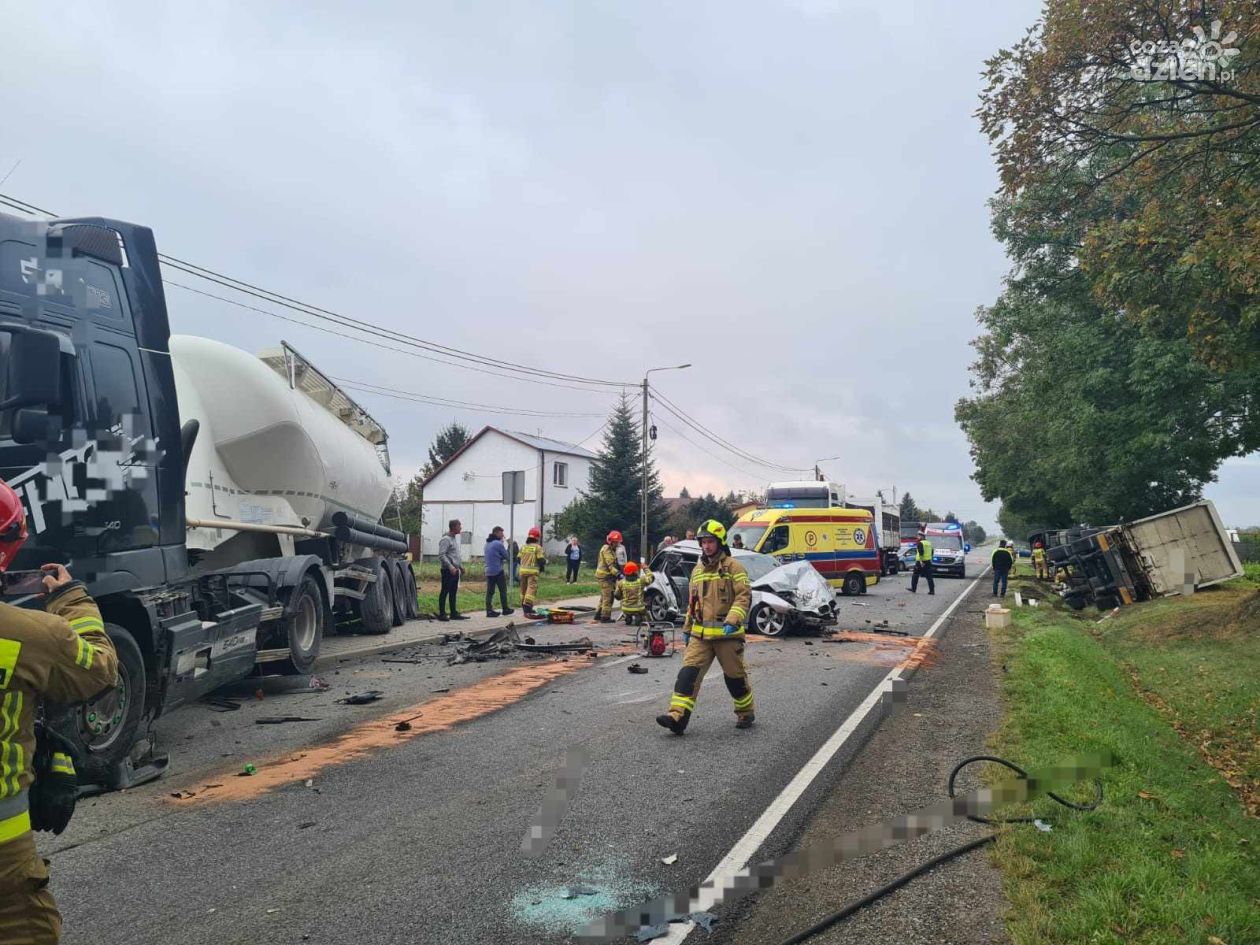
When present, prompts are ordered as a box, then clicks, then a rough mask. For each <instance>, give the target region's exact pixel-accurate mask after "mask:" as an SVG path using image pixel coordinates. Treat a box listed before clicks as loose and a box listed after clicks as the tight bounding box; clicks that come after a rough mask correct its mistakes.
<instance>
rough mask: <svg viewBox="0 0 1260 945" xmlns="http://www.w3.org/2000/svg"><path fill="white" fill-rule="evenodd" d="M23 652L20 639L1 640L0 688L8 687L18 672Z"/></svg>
mask: <svg viewBox="0 0 1260 945" xmlns="http://www.w3.org/2000/svg"><path fill="white" fill-rule="evenodd" d="M21 653H22V643H21V641H19V640H7V639H6V640H0V689H8V688H9V684H10V683H11V682H13V677H14V675H15V674H16V673H17V662H18V656H20V655H21Z"/></svg>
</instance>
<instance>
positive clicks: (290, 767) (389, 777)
mask: <svg viewBox="0 0 1260 945" xmlns="http://www.w3.org/2000/svg"><path fill="white" fill-rule="evenodd" d="M972 557H973V559H974V563H973V564H972V568H973V570H974V572H975V573H979V571H980V570H981V566H980V561H979V556H978V555H976V554H973V556H972ZM969 582H970V581H969V580H968V581H959V580H956V579H949V578H942V579H939V580H938V582H937V594H936V596H935V597H929V596H927V595H926V593H924V591H925V588H924V587H923V586H922V585H920V592H919V594H917V595H911V594H909V593H908V592H907V587H908V583H909V579H908V576H905V575H902V576H898V577H895V578H890V579H886V580H885V581H883V582H881V584H880V585H878V586H877V587H876V588H873V589H872V590H871V591H870V592H869V593H868V594H866V595H864V596H862V597H861V598H859V599H852V598H840V608H839V609H840V620H839V627H840V628H841V629H845V630H853V631H859V632H861V631H868V630H870V629H871V628H872V627H873V626H874V625H876V624H878V623H879V622H881V621H885V620H886V621H888V624H889V626H890V627H891V628H893V629H901V630H905V631H907V632H910V633H912V634H917V633H921V632H922V631H924V630H926V629H927V627H928V626H929V625H930V624H931V623H932V621H933V620H934V619H935V617H936V616H937V615H939V614H940V613H941V612H943V611H944V610H945V608H946V607H947V606H948V605H949V604H950V603H951V601H952V600H953V599H954V598H955V597H956V596H957V594H958V593H959V592H960V591H961V590H962V589H963V588H964V587H966V586H967V584H968V583H969ZM859 605H865V606H859ZM530 632H531V633H533V634H534V636H535V637H537V638H538V639H539V640H540V641H541V640H565V639H573V638H574V637H576V636H579V635H581V634H589V635H590V636H591V637H592V638H594V639H595V641H596V642H597V643H598V644H600V645H601V647H603V650H604V653H605V654H606V655H601V656H600V657H599V658H590V657H587V656H571V657H569V658H568V660H567V661H566V662H564V663H559V662H554V661H552V660H550V659H547V660H533V661H524V660H520V659H512V660H505V661H498V662H490V663H481V664H469V665H462V666H453V667H451V666H447V665H445V659H444V657H443V655H444V653H445V652H446V650H445V649H442V648H435V647H416V648H414V650H412V651H410V652H404V653H401V654H393V655H391V656H389V657H387V659H397V658H408V657H409V656H410V657H412V658H415V659H416V660H417V661H416V662H414V663H401V664H399V663H387V662H384V661H383V660H382V658H381V657H380V656H373V657H368V658H365V659H362V660H358V661H350V662H346V663H344V664H342V665H341V666H340V667H339V668H338V669H336V670H334V671H332V672H331V673H330V674H329V675H328V676H327V678H328V680H329V681H330V682H331V683H332V684H333V685H332V688H331V689H330V690H329V691H328V692H324V693H307V694H299V695H287V696H269V697H266V698H264V699H262V700H261V701H258V700H253V699H249V698H247V699H245V700H243V701H242V706H241V708H240V709H238V710H236V711H228V712H221V713H220V712H214V711H212V710H211V709H210V708H208V707H205V706H195V707H191V708H189V709H186V710H183V711H181V712H179V713H176V714H175V715H174V716H172V717H171V718H170V719H168V720H164V721H163V723H162V724H161V725H160V726H159V729H158V735H159V738H160V740H161V742H162V744H163V745H164V746H165V747H166V748H167V749H169V750H171V752H172V759H173V760H172V771H171V772H170V773H169V774H168V775H167V777H166V778H164V779H163V780H162V781H160V782H157V783H155V784H151V785H147V786H144V787H141V788H137V789H134V790H131V791H127V792H123V793H120V794H114V795H109V796H105V797H101V798H97V799H95V800H92V801H88V802H86V803H84V804H83V805H82V806H81V808H80V811H79V813H78V814H77V815H76V819H75V822H74V823H73V824H72V826H71V829H70V830H69V831H68V832H67V833H66V834H63V835H62V836H61V837H57V838H47V839H46V840H43V841H42V842H41V847H42V849H43V851H44V855H46V856H50V857H51V859H52V867H51V868H52V875H53V882H52V888H53V891H54V893H55V895H56V896H57V898H58V901H59V902H60V903H61V907H62V911H63V914H64V915H65V919H66V927H65V936H64V940H65V941H66V942H67V943H71V945H73V943H92V945H104V943H112V942H118V943H127V945H144V943H163V945H183V943H206V942H214V943H216V945H217V943H236V942H242V943H243V942H251V943H253V942H259V941H266V942H296V943H300V942H312V943H344V942H354V943H356V945H383V943H393V942H398V943H403V942H406V943H418V942H443V943H464V942H468V943H473V942H513V943H514V942H520V943H534V942H557V941H567V940H570V939H571V937H572V933H573V932H574V931H575V930H576V929H578V928H581V927H582V926H583V925H584V924H585V923H586V921H588V920H589V919H590V918H592V917H593V916H595V915H597V914H599V913H601V912H603V911H606V910H608V909H612V908H618V907H622V906H629V905H633V904H635V903H636V902H638V901H640V900H642V899H644V898H647V897H650V896H653V895H658V894H660V893H663V892H666V891H669V890H674V889H678V888H680V887H686V886H690V885H695V884H697V883H699V882H700V881H701V880H703V879H704V878H705V876H706V875H707V874H708V873H709V871H710V870H711V869H712V868H713V867H714V865H715V864H716V863H718V862H719V861H720V860H721V859H722V857H723V856H724V855H725V854H726V853H727V852H728V851H729V850H730V848H731V847H732V846H733V845H734V844H735V843H736V842H737V841H738V840H739V839H740V837H741V836H742V835H743V834H744V832H745V831H746V830H747V829H748V827H749V826H750V825H751V824H752V823H753V822H754V821H755V820H756V819H757V818H758V816H760V815H761V813H762V812H763V810H764V809H765V808H766V806H767V804H768V803H769V802H770V801H771V800H772V799H774V798H775V797H776V796H777V795H778V794H779V792H780V791H781V790H782V789H783V787H784V785H786V784H787V783H788V782H789V781H790V780H791V778H792V777H793V775H794V774H795V773H796V772H797V771H798V769H799V768H800V767H801V766H802V764H803V763H804V762H806V761H807V760H808V759H809V758H810V756H811V755H812V754H813V753H814V752H815V751H816V750H817V748H818V747H819V745H821V744H822V743H823V742H824V741H825V740H826V739H827V738H828V736H830V735H831V734H832V733H833V732H834V731H835V730H836V728H837V727H838V726H839V725H840V723H841V722H842V721H843V720H844V719H845V718H846V716H848V715H849V713H850V712H852V710H853V709H854V708H855V707H856V706H857V705H858V704H859V703H861V702H862V700H863V699H864V698H866V696H867V695H868V694H869V693H870V692H871V690H872V688H873V687H875V686H876V685H877V684H878V683H879V681H880V680H881V679H882V678H883V677H884V676H885V674H886V673H887V672H888V671H889V669H891V668H892V667H893V666H895V665H897V664H898V663H899V662H900V661H901V660H903V659H904V658H905V656H906V654H907V652H908V650H907V645H906V643H905V641H901V640H899V639H897V638H893V637H877V638H875V639H874V640H872V641H870V642H868V641H866V640H859V641H854V642H846V643H841V644H837V643H829V642H825V641H822V640H820V639H818V638H815V637H800V636H792V637H787V638H784V639H780V640H750V641H749V644H748V658H749V664H750V673H751V677H752V683H753V688H754V692H755V694H756V700H757V718H758V723H757V726H756V727H755V728H753V729H752V730H750V731H737V730H736V729H735V728H734V724H733V723H734V716H733V713H732V711H731V706H730V698H729V696H728V695H727V693H726V690H725V687H724V686H723V685H722V682H721V679H720V673H718V672H717V671H716V667H715V670H714V671H712V672H711V675H710V677H709V678H708V679H707V680H706V683H705V685H704V687H703V689H702V692H701V696H700V699H699V705H698V709H697V713H696V716H695V717H694V718H693V720H692V724H691V727H690V728H689V730H688V732H687V735H686V736H685V737H683V738H675V737H673V736H671V735H669V734H668V733H667V732H665V731H664V730H663V729H661V728H659V727H658V726H657V725H656V724H655V722H654V717H655V715H656V714H657V713H659V712H662V711H664V709H665V708H666V706H667V703H668V698H669V691H670V688H671V684H672V682H673V678H674V674H675V672H676V671H677V667H678V665H679V662H680V659H679V657H677V656H676V657H674V658H672V659H644V660H641V661H640V662H642V664H643V665H645V666H647V667H648V670H649V671H648V673H647V674H645V675H635V674H631V673H629V672H627V667H628V665H630V663H631V662H633V660H627V659H626V658H625V657H624V656H623V655H622V653H623V652H624V649H625V644H624V642H623V641H624V640H625V639H626V631H625V630H624V628H620V629H615V630H609V629H608V628H605V627H593V626H579V627H571V628H567V627H551V628H546V629H544V630H539V631H533V630H531V631H530ZM365 689H376V690H380V691H382V692H383V693H384V697H383V698H382V700H381V701H380V702H377V703H373V704H372V705H368V706H361V707H355V706H347V705H340V704H337V702H336V700H337V699H338V698H342V697H344V696H345V695H346V694H347V693H350V692H359V691H362V690H365ZM442 689H449V690H450V692H446V693H439V692H436V690H442ZM277 715H296V716H302V717H307V718H312V719H316V720H317V721H312V722H294V723H289V724H284V725H258V724H256V720H257V719H258V718H260V717H272V716H277ZM413 715H415V716H417V718H415V719H414V722H413V723H412V724H413V725H414V727H415V730H413V731H412V732H406V733H397V732H395V731H394V727H393V726H394V722H395V721H397V720H399V719H401V718H408V717H411V716H413ZM854 741H855V742H856V741H857V739H855V740H854ZM570 746H582V747H583V748H584V749H585V750H586V752H587V753H588V757H589V766H588V767H587V769H586V771H585V775H584V777H583V779H582V782H581V787H580V790H579V791H578V792H577V794H576V796H575V798H574V800H573V803H572V805H571V807H570V810H569V813H568V815H567V817H566V818H565V820H564V821H563V823H562V824H561V826H560V828H559V830H558V832H557V833H556V836H555V838H554V840H553V841H552V842H551V844H550V845H549V846H548V848H547V849H546V850H545V852H544V853H543V854H542V855H541V856H539V857H537V858H529V857H527V856H525V855H524V854H523V853H522V850H521V843H522V840H523V838H524V837H525V835H526V833H527V831H528V830H529V827H530V824H531V822H532V821H533V820H534V818H535V814H536V812H537V811H538V809H539V807H540V805H542V803H543V801H544V798H545V797H546V796H547V794H548V792H549V791H550V790H551V788H552V786H553V784H554V781H555V777H556V773H557V771H558V769H559V768H560V766H561V765H562V763H563V760H564V756H565V751H566V749H568V748H569V747H570ZM852 748H853V749H854V750H855V749H856V744H855V745H854V746H852ZM851 757H852V751H846V752H841V754H840V755H838V756H837V758H836V760H835V761H834V762H833V763H832V764H830V765H829V766H828V767H827V769H826V770H825V771H824V772H823V774H822V775H821V776H820V777H819V778H818V779H817V780H816V781H815V782H814V784H813V786H812V787H811V789H810V790H808V791H807V792H806V793H805V794H804V796H802V797H801V798H800V800H799V801H798V802H797V803H796V804H795V805H794V806H793V807H792V809H791V810H790V811H789V813H788V814H787V816H786V817H785V818H784V819H783V821H782V822H781V823H780V824H779V826H778V828H777V829H776V830H775V832H774V833H773V834H772V836H771V837H770V839H769V840H768V841H767V843H766V844H764V845H763V847H762V849H761V851H760V852H759V856H769V855H774V854H775V853H778V852H781V851H783V850H784V849H787V848H788V847H789V846H790V845H791V843H792V842H793V840H794V839H795V837H796V836H797V834H798V833H799V831H800V829H801V827H802V825H803V824H805V823H807V822H808V819H809V816H810V814H811V812H812V811H814V810H815V809H816V808H817V807H818V805H819V803H820V802H821V801H823V800H825V799H826V797H827V795H828V792H829V789H830V788H831V787H832V786H833V785H834V784H835V783H836V779H837V778H838V777H839V776H840V774H841V773H842V772H843V770H844V766H845V764H846V763H847V761H848V760H849V758H851ZM247 762H249V763H252V764H254V765H255V766H256V768H257V771H258V774H257V775H255V776H253V777H247V776H238V772H240V771H241V769H242V766H243V765H244V764H245V763H247ZM174 792H185V794H186V795H191V796H184V797H182V798H180V799H175V798H173V797H171V794H172V793H174ZM675 854H676V855H677V860H676V861H674V862H673V863H672V864H671V865H666V864H665V863H663V862H662V860H663V859H665V858H668V857H671V856H673V855H675ZM579 884H580V885H581V886H582V887H584V888H583V890H582V894H580V895H577V896H571V887H573V886H574V885H579ZM569 896H571V897H569ZM566 897H569V898H566ZM718 911H719V913H720V912H721V910H718ZM695 935H696V936H697V939H698V938H702V937H703V936H704V933H703V932H697V933H695Z"/></svg>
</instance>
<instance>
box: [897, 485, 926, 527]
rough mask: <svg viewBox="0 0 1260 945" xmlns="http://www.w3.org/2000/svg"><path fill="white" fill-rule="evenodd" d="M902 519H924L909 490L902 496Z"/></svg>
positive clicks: (905, 520)
mask: <svg viewBox="0 0 1260 945" xmlns="http://www.w3.org/2000/svg"><path fill="white" fill-rule="evenodd" d="M901 521H902V522H903V523H909V522H919V521H922V518H921V517H920V515H919V507H918V506H917V505H915V504H914V498H913V497H912V496H911V495H910V493H909V492H907V493H906V494H905V495H903V496H902V497H901Z"/></svg>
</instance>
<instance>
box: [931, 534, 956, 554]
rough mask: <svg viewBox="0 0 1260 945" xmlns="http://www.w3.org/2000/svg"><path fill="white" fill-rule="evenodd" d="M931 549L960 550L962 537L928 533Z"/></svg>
mask: <svg viewBox="0 0 1260 945" xmlns="http://www.w3.org/2000/svg"><path fill="white" fill-rule="evenodd" d="M927 538H928V541H930V542H931V543H932V550H933V551H961V550H962V539H961V538H959V537H958V536H957V535H928V536H927Z"/></svg>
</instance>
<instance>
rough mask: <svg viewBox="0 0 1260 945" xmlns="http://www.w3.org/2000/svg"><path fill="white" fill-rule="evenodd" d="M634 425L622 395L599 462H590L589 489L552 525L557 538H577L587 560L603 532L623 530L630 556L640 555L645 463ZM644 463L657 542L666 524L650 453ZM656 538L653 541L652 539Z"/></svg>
mask: <svg viewBox="0 0 1260 945" xmlns="http://www.w3.org/2000/svg"><path fill="white" fill-rule="evenodd" d="M641 442H642V441H641V439H640V433H639V427H638V424H637V423H636V422H635V419H634V414H633V412H632V411H631V409H630V403H629V401H628V400H627V399H626V398H625V397H624V396H623V397H622V399H621V402H620V403H619V404H618V405H617V407H616V408H615V409H614V410H613V415H612V417H611V418H610V419H609V421H608V427H607V429H606V430H605V431H604V440H603V444H602V446H601V448H600V451H599V456H598V458H597V459H596V460H595V461H594V462H593V463H592V464H591V480H590V489H589V491H587V492H584V493H582V494H581V495H580V496H579V497H578V498H577V499H576V500H575V501H573V502H572V503H570V504H569V506H568V507H567V508H565V510H564V511H563V512H561V513H560V514H559V515H557V516H556V517H555V519H554V521H553V526H552V531H553V533H554V534H557V535H568V534H572V535H577V536H578V538H579V539H581V542H582V547H583V549H584V551H585V553H586V554H587V555H588V556H592V557H593V556H594V554H595V553H596V552H597V551H598V550H599V547H600V546H601V545H602V544H603V543H604V538H605V536H607V534H608V533H609V532H610V531H612V530H614V529H616V530H617V531H619V532H621V534H622V537H623V538H624V539H625V541H626V546H627V548H628V549H629V551H630V553H631V555H632V556H636V555H638V556H641V555H642V554H643V551H642V550H641V548H642V542H641V537H642V536H641V534H640V533H641V531H642V529H641V526H640V522H641V520H642V505H641V502H642V496H643V461H644V457H643V455H642V446H641ZM647 462H648V531H649V537H650V538H652V540H654V541H656V540H659V539H660V537H661V535H662V531H661V529H662V527H663V525H664V523H665V515H666V509H665V503H664V502H663V501H662V499H661V481H660V476H659V474H658V473H657V471H656V464H655V463H654V462H653V460H652V456H651V453H649V454H648V456H647ZM653 536H654V537H653Z"/></svg>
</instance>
